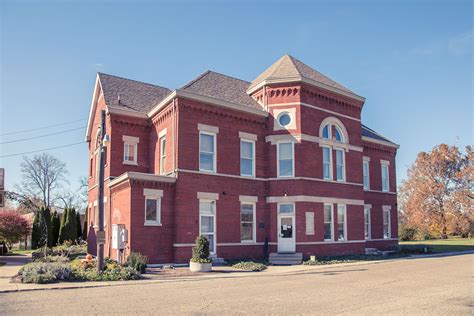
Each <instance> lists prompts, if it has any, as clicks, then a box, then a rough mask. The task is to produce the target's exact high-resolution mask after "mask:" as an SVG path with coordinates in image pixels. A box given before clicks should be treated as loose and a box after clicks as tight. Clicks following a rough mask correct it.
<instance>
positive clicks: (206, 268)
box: [189, 261, 212, 272]
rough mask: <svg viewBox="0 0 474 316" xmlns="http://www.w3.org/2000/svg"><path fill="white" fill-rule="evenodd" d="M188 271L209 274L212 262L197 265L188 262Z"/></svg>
mask: <svg viewBox="0 0 474 316" xmlns="http://www.w3.org/2000/svg"><path fill="white" fill-rule="evenodd" d="M189 270H191V272H211V271H212V262H209V263H199V262H192V261H189Z"/></svg>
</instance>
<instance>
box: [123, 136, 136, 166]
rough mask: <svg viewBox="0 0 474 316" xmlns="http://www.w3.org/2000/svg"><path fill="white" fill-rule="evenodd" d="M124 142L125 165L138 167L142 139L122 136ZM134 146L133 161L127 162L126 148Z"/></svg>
mask: <svg viewBox="0 0 474 316" xmlns="http://www.w3.org/2000/svg"><path fill="white" fill-rule="evenodd" d="M122 141H123V155H122V158H123V164H124V165H135V166H136V165H138V156H137V155H138V144H139V143H140V138H138V137H135V136H127V135H122ZM127 145H128V146H133V161H130V160H125V148H126V146H127Z"/></svg>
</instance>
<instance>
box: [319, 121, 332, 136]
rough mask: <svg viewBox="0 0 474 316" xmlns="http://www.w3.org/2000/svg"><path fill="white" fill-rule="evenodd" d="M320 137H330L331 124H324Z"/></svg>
mask: <svg viewBox="0 0 474 316" xmlns="http://www.w3.org/2000/svg"><path fill="white" fill-rule="evenodd" d="M321 137H322V138H324V139H331V124H326V125H324V127H323V133H322V135H321Z"/></svg>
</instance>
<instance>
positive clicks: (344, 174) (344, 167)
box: [331, 147, 346, 182]
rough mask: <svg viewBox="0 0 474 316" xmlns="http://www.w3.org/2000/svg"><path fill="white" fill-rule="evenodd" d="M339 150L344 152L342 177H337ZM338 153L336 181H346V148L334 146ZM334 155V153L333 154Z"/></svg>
mask: <svg viewBox="0 0 474 316" xmlns="http://www.w3.org/2000/svg"><path fill="white" fill-rule="evenodd" d="M337 151H340V152H342V179H337ZM334 152H335V154H336V181H337V182H346V151H345V150H344V148H337V147H336V148H334ZM331 156H332V155H331Z"/></svg>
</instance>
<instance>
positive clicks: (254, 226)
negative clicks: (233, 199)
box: [240, 201, 257, 244]
mask: <svg viewBox="0 0 474 316" xmlns="http://www.w3.org/2000/svg"><path fill="white" fill-rule="evenodd" d="M242 204H247V205H252V208H253V210H252V211H253V215H252V218H253V222H252V240H242V238H240V242H241V243H243V244H246V243H256V242H257V218H256V215H257V214H256V213H257V212H256V209H257V207H256V203H255V202H246V201H241V202H240V207H241V209H240V229H242Z"/></svg>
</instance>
